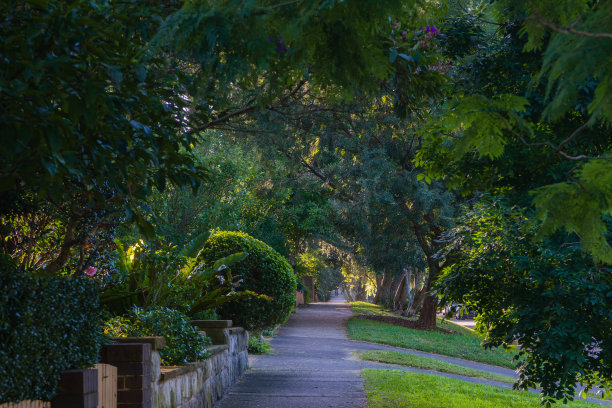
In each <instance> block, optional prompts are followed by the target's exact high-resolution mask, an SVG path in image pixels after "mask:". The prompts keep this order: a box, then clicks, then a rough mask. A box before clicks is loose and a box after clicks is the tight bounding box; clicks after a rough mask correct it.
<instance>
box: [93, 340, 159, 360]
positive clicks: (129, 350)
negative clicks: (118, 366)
mask: <svg viewBox="0 0 612 408" xmlns="http://www.w3.org/2000/svg"><path fill="white" fill-rule="evenodd" d="M104 350H105V352H106V355H105V359H106V360H107V361H113V362H120V361H133V362H143V361H150V360H151V348H150V347H142V344H108V345H107V346H105V347H104Z"/></svg>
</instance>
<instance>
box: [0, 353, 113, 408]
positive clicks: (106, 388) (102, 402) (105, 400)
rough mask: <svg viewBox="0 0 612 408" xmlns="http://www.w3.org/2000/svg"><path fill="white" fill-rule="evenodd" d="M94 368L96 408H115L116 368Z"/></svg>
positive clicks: (103, 366) (99, 365) (102, 366)
mask: <svg viewBox="0 0 612 408" xmlns="http://www.w3.org/2000/svg"><path fill="white" fill-rule="evenodd" d="M96 368H97V369H98V408H117V367H115V366H112V365H109V364H96ZM0 408H2V407H0Z"/></svg>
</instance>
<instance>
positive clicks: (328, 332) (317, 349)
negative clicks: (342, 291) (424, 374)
mask: <svg viewBox="0 0 612 408" xmlns="http://www.w3.org/2000/svg"><path fill="white" fill-rule="evenodd" d="M351 316H352V312H351V310H350V306H349V305H348V304H347V303H345V301H344V298H343V297H342V295H340V296H335V297H333V298H332V299H331V301H330V302H325V303H314V304H310V305H307V306H305V307H300V308H299V309H298V311H297V312H296V313H294V314H293V315H292V316H291V318H290V319H289V321H288V322H287V324H285V325H284V326H283V327H282V328H281V329H280V332H279V334H278V336H276V337H275V338H273V339H272V341H271V344H272V347H273V354H271V355H264V356H259V357H258V358H257V360H255V362H254V363H253V365H252V367H251V368H250V369H249V370H248V371H247V373H246V374H245V375H244V376H243V377H242V378H241V379H240V380H239V381H238V382H237V383H236V384H235V385H233V386H232V387H231V388H230V390H229V393H228V394H227V395H226V396H225V397H224V398H223V399H222V400H221V401H220V402H219V405H218V406H219V407H220V408H238V407H266V408H276V407H278V408H280V407H282V408H302V407H303V408H316V407H342V408H344V407H346V408H360V407H365V406H366V398H365V392H364V389H363V380H362V378H361V374H360V369H361V368H362V367H361V364H359V363H360V362H359V361H357V360H354V357H353V354H352V352H354V351H355V350H357V348H356V347H355V345H354V344H352V342H350V341H348V340H347V339H346V336H345V334H344V333H345V324H346V321H347V320H348V319H349V318H350V317H351Z"/></svg>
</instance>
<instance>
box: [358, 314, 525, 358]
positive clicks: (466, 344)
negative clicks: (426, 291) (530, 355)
mask: <svg viewBox="0 0 612 408" xmlns="http://www.w3.org/2000/svg"><path fill="white" fill-rule="evenodd" d="M351 306H352V310H353V311H354V312H355V313H357V314H375V315H385V314H388V312H385V311H384V310H382V309H381V308H380V306H377V305H373V304H370V303H364V302H354V303H351ZM438 327H440V328H441V329H445V330H450V331H451V332H452V333H444V332H441V331H426V330H415V329H408V328H406V327H401V326H394V325H391V324H387V323H381V322H376V321H371V320H363V319H359V318H355V317H353V318H351V319H350V320H349V321H348V323H347V328H348V336H349V338H350V339H353V340H361V341H368V342H372V343H381V344H388V345H391V346H396V347H404V348H409V349H414V350H420V351H425V352H429V353H437V354H442V355H445V356H451V357H458V358H463V359H466V360H472V361H478V362H480V363H485V364H492V365H497V366H501V367H507V368H512V369H514V368H515V367H516V361H515V360H513V357H514V353H513V352H512V351H506V350H503V349H489V350H485V349H484V348H483V347H482V346H481V340H480V338H479V337H478V335H477V334H476V333H475V332H473V331H472V330H470V329H466V328H465V327H462V326H459V325H457V324H454V323H451V322H448V321H441V320H440V319H439V320H438Z"/></svg>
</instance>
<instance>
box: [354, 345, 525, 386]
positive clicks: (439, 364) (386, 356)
mask: <svg viewBox="0 0 612 408" xmlns="http://www.w3.org/2000/svg"><path fill="white" fill-rule="evenodd" d="M357 354H358V355H359V357H360V358H361V359H362V360H368V361H378V362H380V363H387V364H397V365H402V366H406V367H413V368H420V369H422V370H431V371H440V372H443V373H450V374H457V375H465V376H467V377H476V378H483V379H485V380H493V381H501V382H506V383H514V381H515V379H514V378H513V377H509V376H506V375H499V374H494V373H489V372H486V371H482V370H476V369H474V368H469V367H463V366H460V365H457V364H452V363H447V362H446V361H440V360H436V359H435V358H428V357H423V356H417V355H414V354H407V353H401V352H399V351H388V350H369V351H358V352H357Z"/></svg>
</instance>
